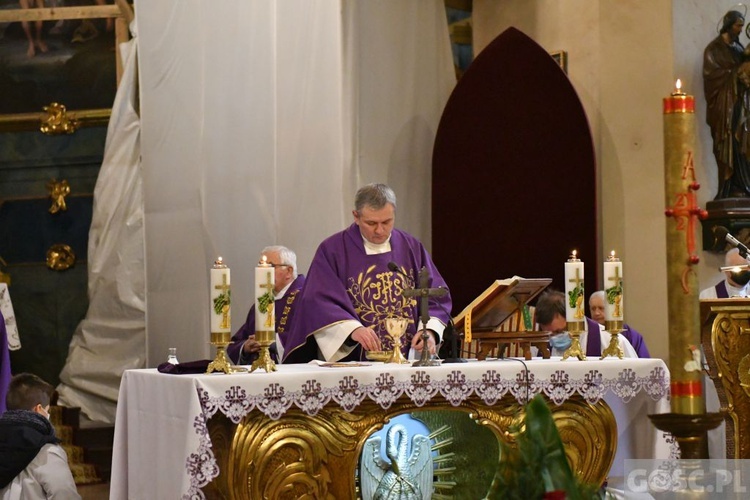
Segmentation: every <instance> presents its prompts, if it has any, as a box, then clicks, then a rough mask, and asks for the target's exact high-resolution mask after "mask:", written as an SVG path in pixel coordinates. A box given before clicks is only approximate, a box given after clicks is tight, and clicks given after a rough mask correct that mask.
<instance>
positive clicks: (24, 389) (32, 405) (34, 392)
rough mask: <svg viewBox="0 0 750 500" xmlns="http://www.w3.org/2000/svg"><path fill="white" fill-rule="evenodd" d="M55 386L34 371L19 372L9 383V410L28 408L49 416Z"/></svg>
mask: <svg viewBox="0 0 750 500" xmlns="http://www.w3.org/2000/svg"><path fill="white" fill-rule="evenodd" d="M54 390H55V388H54V387H52V386H51V385H50V384H48V383H47V382H45V381H44V380H42V379H41V378H39V377H37V376H36V375H34V374H33V373H19V374H18V375H16V376H14V377H13V378H12V379H11V381H10V384H9V385H8V394H7V395H6V397H5V405H6V406H7V408H8V410H28V411H33V412H35V413H38V414H40V415H42V416H44V417H46V418H49V402H50V399H51V398H52V393H53V392H54Z"/></svg>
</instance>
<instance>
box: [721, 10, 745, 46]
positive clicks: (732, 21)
mask: <svg viewBox="0 0 750 500" xmlns="http://www.w3.org/2000/svg"><path fill="white" fill-rule="evenodd" d="M744 25H745V17H744V16H743V15H742V13H740V12H738V11H736V10H730V11H729V12H727V13H726V14H724V19H722V21H721V30H720V31H719V32H720V33H721V34H722V35H723V34H724V33H726V34H727V35H728V36H729V39H730V40H731V41H737V40H739V39H740V33H742V27H743V26H744Z"/></svg>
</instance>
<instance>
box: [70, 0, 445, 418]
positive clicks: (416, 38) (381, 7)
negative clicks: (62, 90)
mask: <svg viewBox="0 0 750 500" xmlns="http://www.w3.org/2000/svg"><path fill="white" fill-rule="evenodd" d="M135 11H136V23H137V25H138V32H139V42H138V43H139V76H140V109H141V116H140V118H141V121H140V126H141V154H142V174H143V197H144V216H145V219H144V222H145V225H144V228H145V264H146V266H145V270H146V281H145V296H146V304H147V314H146V325H147V327H146V332H147V335H146V338H145V339H144V338H143V332H142V331H141V330H138V329H137V328H135V327H134V325H133V326H131V325H130V324H128V323H127V322H123V325H122V329H121V330H120V331H119V332H117V333H114V332H113V333H114V335H115V336H116V337H117V338H118V342H113V341H111V340H112V338H111V336H110V334H109V329H108V326H107V327H105V328H104V329H103V332H102V336H103V337H104V338H105V339H109V340H108V341H107V342H109V345H108V352H107V353H101V352H98V351H96V352H94V351H92V352H91V357H94V356H95V357H96V359H97V360H98V361H97V362H99V363H103V364H109V365H110V366H111V368H112V369H111V370H110V372H109V375H110V376H108V377H103V376H101V375H99V374H97V375H96V376H94V374H93V373H90V372H88V371H87V370H81V369H79V368H77V367H76V366H75V365H76V364H77V361H76V359H81V361H83V357H79V358H76V356H74V354H75V351H74V348H75V346H76V342H77V341H78V340H77V339H78V338H79V335H78V334H77V335H76V339H75V340H74V343H73V346H72V348H73V350H72V353H71V357H70V359H69V362H68V366H66V368H65V370H64V372H63V373H64V374H65V375H66V378H65V379H64V382H65V383H66V384H70V382H69V381H70V380H71V379H73V380H76V379H78V378H79V375H72V374H73V373H75V374H78V373H80V374H81V375H80V378H81V379H82V378H84V377H85V378H87V379H88V378H89V377H90V378H92V380H86V381H84V380H81V381H80V383H79V386H81V387H83V388H85V390H86V391H88V392H91V393H94V394H96V395H97V396H98V397H100V398H102V399H104V400H107V401H114V400H115V398H116V395H117V387H118V382H119V377H120V374H121V372H122V368H125V367H136V366H140V365H143V364H145V365H146V366H149V367H154V366H156V365H158V364H159V363H160V362H162V361H164V360H165V359H166V355H167V351H168V348H169V347H177V355H178V358H179V359H180V361H189V360H195V359H201V358H211V357H212V356H213V354H214V351H213V349H212V348H211V347H210V345H209V343H208V340H209V326H208V325H209V318H208V313H209V290H208V285H209V282H208V279H209V277H208V269H209V267H210V265H211V263H212V262H213V261H214V260H215V259H216V257H218V256H222V257H223V258H224V260H225V262H226V263H227V264H228V265H229V267H230V269H231V273H232V315H233V321H232V330H233V331H235V330H236V329H237V328H239V326H240V325H241V324H242V322H243V321H244V318H245V316H246V314H247V310H248V308H249V304H250V303H251V301H252V296H251V293H252V289H253V283H252V280H253V267H254V265H255V264H256V262H257V260H258V257H259V253H260V251H261V249H262V248H263V247H265V246H267V245H270V244H282V245H286V246H288V247H290V248H292V249H293V250H295V251H296V252H297V255H298V264H299V271H300V272H302V273H305V272H306V270H307V267H308V265H309V263H310V261H311V260H312V256H313V253H314V251H315V248H316V247H317V245H318V244H319V243H320V241H322V240H323V239H324V238H325V237H327V236H328V235H330V234H332V233H334V232H336V231H339V230H341V229H343V228H344V227H346V226H347V225H348V224H349V223H350V222H351V220H352V217H351V213H350V212H351V209H352V204H353V197H354V192H355V191H356V189H357V187H359V186H360V185H362V184H365V183H368V182H385V183H388V184H389V185H391V186H392V187H393V188H394V189H395V191H396V194H397V196H398V198H399V204H398V212H397V225H398V226H400V227H401V228H403V229H406V230H407V231H410V232H411V233H413V234H414V235H416V236H417V237H419V238H421V239H422V240H423V241H424V242H425V244H426V245H427V246H428V248H429V245H430V225H431V221H430V212H431V204H430V203H431V200H430V191H431V160H432V146H433V143H434V138H435V133H436V130H437V126H438V122H439V120H440V116H441V113H442V110H443V107H444V105H445V102H446V101H447V99H448V96H449V95H450V92H451V90H452V89H453V86H454V84H455V74H454V70H453V63H452V58H451V52H450V44H449V38H448V29H447V22H446V15H445V7H444V4H443V1H442V0H384V1H367V2H363V1H357V0H275V1H272V0H222V1H220V2H217V1H215V0H189V1H186V0H159V1H146V0H137V1H136V9H135ZM102 175H104V172H103V174H102ZM97 203H98V204H99V205H101V204H103V203H108V201H107V200H105V199H103V198H102V199H99V200H97ZM95 209H96V208H95ZM95 217H96V215H95ZM93 236H94V233H93V228H92V238H91V239H92V242H95V241H97V240H100V241H101V240H103V239H104V235H102V236H99V237H96V238H95V237H93ZM91 257H92V253H91V251H90V258H91ZM132 264H133V267H132V268H131V269H130V271H131V272H132V273H133V275H134V276H135V275H137V274H138V272H139V271H140V269H137V266H138V265H139V264H140V262H138V263H136V262H135V261H132ZM141 269H142V268H141ZM113 278H114V276H113ZM91 281H92V283H95V279H94V278H92V280H91ZM136 282H138V283H139V281H138V280H136ZM108 288H109V289H110V291H111V292H112V293H113V295H114V294H115V292H116V291H117V287H116V286H114V284H112V285H108ZM92 307H93V304H92ZM90 312H91V311H90ZM87 320H88V318H87ZM84 323H85V322H84ZM79 330H80V329H79ZM92 335H98V333H94V332H93V331H92ZM144 353H145V356H146V357H145V363H144V358H143V356H144ZM88 362H89V360H86V363H88ZM105 382H106V387H105ZM63 387H65V386H63ZM70 392H72V391H70ZM65 396H66V402H67V401H70V402H73V403H75V404H80V406H82V407H83V411H84V412H86V413H88V414H90V416H92V415H91V414H92V413H94V412H92V411H91V409H89V408H87V406H85V405H84V404H82V402H81V401H82V399H81V398H80V397H78V396H75V397H74V396H72V395H69V392H68V391H66V394H65ZM95 410H96V411H95V416H96V417H99V416H100V415H102V414H103V413H104V412H101V411H98V408H95ZM109 415H113V413H112V414H109Z"/></svg>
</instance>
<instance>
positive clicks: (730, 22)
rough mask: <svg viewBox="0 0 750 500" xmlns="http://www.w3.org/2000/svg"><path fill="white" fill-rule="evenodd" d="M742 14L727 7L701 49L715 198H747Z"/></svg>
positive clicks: (749, 84)
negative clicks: (715, 169)
mask: <svg viewBox="0 0 750 500" xmlns="http://www.w3.org/2000/svg"><path fill="white" fill-rule="evenodd" d="M744 24H745V16H744V14H742V13H740V12H738V11H736V10H730V11H729V12H727V13H726V14H725V15H724V18H723V19H722V23H721V28H720V30H719V36H717V37H716V38H715V39H714V40H713V41H711V43H709V44H708V45H707V46H706V49H705V50H704V52H703V90H704V93H705V96H706V106H707V110H706V121H707V122H708V125H709V126H710V127H711V137H712V138H713V151H714V157H715V158H716V163H717V165H718V170H719V189H718V192H717V194H716V198H715V199H717V200H718V199H722V198H748V197H750V123H748V119H750V113H749V112H750V93H749V92H748V90H749V89H750V62H749V61H750V48H749V51H746V50H745V48H744V47H743V46H742V44H741V43H740V33H742V28H743V26H744Z"/></svg>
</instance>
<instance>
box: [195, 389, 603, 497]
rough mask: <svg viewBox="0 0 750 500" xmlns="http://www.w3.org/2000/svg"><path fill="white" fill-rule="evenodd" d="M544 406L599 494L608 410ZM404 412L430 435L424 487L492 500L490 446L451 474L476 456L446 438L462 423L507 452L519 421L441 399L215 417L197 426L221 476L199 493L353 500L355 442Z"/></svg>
mask: <svg viewBox="0 0 750 500" xmlns="http://www.w3.org/2000/svg"><path fill="white" fill-rule="evenodd" d="M550 406H551V410H552V414H553V418H554V420H555V424H556V425H557V427H558V429H559V431H560V437H561V439H562V441H563V444H564V445H565V450H566V455H567V457H568V459H569V460H570V463H571V468H572V469H573V470H574V471H575V473H576V474H577V475H578V477H579V478H580V479H581V480H582V481H584V482H587V483H594V484H602V483H603V482H604V479H605V478H606V476H607V473H608V472H609V469H610V467H611V465H612V461H613V460H614V455H615V451H616V449H617V424H616V422H615V418H614V415H613V413H612V410H611V409H610V408H609V406H608V405H607V404H606V403H605V402H604V401H603V400H600V401H599V402H598V403H596V404H595V405H591V404H589V403H587V402H586V401H585V400H584V399H583V398H581V397H580V396H574V397H572V398H570V399H568V400H567V401H565V402H564V403H563V404H562V405H560V406H555V405H552V404H551V405H550ZM413 412H418V417H417V418H419V419H420V420H422V421H423V422H425V423H426V424H427V425H428V428H429V429H431V432H430V438H431V440H432V441H433V444H432V450H433V451H437V452H438V453H437V454H436V456H434V457H433V461H434V462H435V463H436V468H435V469H436V470H438V469H439V471H440V474H437V475H436V478H437V479H436V480H435V481H434V483H433V486H434V488H435V492H436V494H437V492H441V493H444V494H445V495H446V496H445V498H450V497H451V495H452V496H453V497H455V498H458V497H457V496H456V495H457V494H460V493H462V492H461V490H460V488H455V485H456V484H459V483H457V480H460V481H461V483H460V484H471V483H472V482H473V483H479V484H481V485H483V486H482V488H484V492H483V493H484V495H483V496H480V497H487V498H494V497H495V496H496V493H497V492H495V491H494V490H493V489H492V488H493V484H495V482H496V481H495V480H494V479H492V478H493V474H494V475H496V474H497V473H498V467H497V464H498V463H499V461H500V460H501V456H500V453H499V452H498V451H497V450H499V447H498V445H497V444H496V443H492V446H486V449H487V450H488V451H489V450H495V451H494V452H491V453H494V455H493V454H490V455H487V454H483V455H482V457H484V458H483V459H482V460H481V466H480V467H473V466H472V467H463V468H462V467H456V466H457V465H458V464H460V463H465V460H466V459H467V457H470V456H471V455H472V454H476V453H477V452H478V451H479V450H476V449H474V448H473V447H465V446H462V445H461V443H460V442H459V440H457V437H459V436H458V435H451V432H453V430H452V429H454V428H456V427H455V426H454V423H453V422H454V420H455V418H456V417H455V415H456V414H463V415H468V416H469V417H470V419H469V421H470V422H472V426H471V428H470V426H464V427H462V429H465V430H462V431H461V432H486V429H489V430H490V431H491V433H492V435H494V437H495V439H496V440H497V441H504V442H506V443H508V444H510V445H511V446H513V445H514V443H515V436H516V434H514V432H516V430H517V429H516V427H517V425H518V423H519V422H521V421H522V420H523V414H524V407H523V406H522V405H520V404H518V402H517V401H516V400H515V398H514V397H513V396H506V397H504V398H503V399H502V400H500V401H498V402H497V403H496V404H494V405H491V406H490V405H486V404H485V403H484V402H483V401H481V400H480V399H479V398H472V399H471V400H468V401H464V402H463V403H461V404H460V405H459V406H456V407H454V406H452V405H451V404H450V402H448V401H446V400H445V399H443V398H441V397H436V398H433V399H432V400H430V401H428V402H427V403H425V404H424V405H423V406H421V407H417V406H416V405H415V403H414V402H413V401H411V400H410V399H409V398H408V397H405V396H402V397H401V398H399V399H398V400H397V401H396V402H395V403H394V404H393V405H391V406H390V407H389V408H388V409H387V410H385V409H383V408H382V407H380V406H379V405H378V404H377V403H375V402H374V401H371V400H369V399H365V400H364V401H362V403H361V404H359V405H358V406H357V407H355V408H354V409H352V410H351V411H346V410H344V409H343V408H341V407H339V406H335V407H333V406H329V407H324V408H322V409H321V410H320V411H318V412H317V413H316V414H315V415H313V416H310V415H307V414H305V413H304V412H303V411H302V410H300V409H299V408H296V407H292V408H290V409H289V410H288V411H287V412H286V413H284V415H282V416H281V417H280V418H278V419H275V420H274V419H271V418H270V417H268V416H266V415H265V414H263V413H262V412H260V411H257V410H256V411H253V412H251V413H250V414H248V415H246V416H245V417H244V418H243V419H242V420H241V421H240V423H239V424H233V423H232V421H231V420H229V419H228V418H227V417H226V416H224V415H223V414H221V413H217V414H216V415H214V416H213V417H212V418H211V419H209V421H208V423H207V426H208V431H209V435H210V439H211V443H212V448H213V451H214V456H215V458H216V463H217V465H218V467H219V470H220V471H221V473H220V474H219V476H218V477H217V478H215V479H214V480H213V481H212V482H211V483H209V484H208V485H206V486H205V487H204V488H203V493H204V494H205V495H206V497H207V498H234V499H256V498H274V499H280V500H283V499H297V498H358V491H361V490H360V489H358V484H357V481H356V479H355V478H356V476H357V470H358V468H359V466H360V463H361V462H360V459H361V455H362V451H363V449H364V447H365V442H366V441H367V439H368V438H369V437H370V436H371V435H372V434H373V433H374V432H375V431H377V430H380V429H382V428H383V425H384V424H385V423H386V422H388V421H389V420H390V419H391V418H393V417H395V416H397V415H400V414H404V413H413ZM441 422H442V423H441ZM476 424H479V426H477V425H476ZM482 436H484V435H482ZM482 439H485V440H486V436H484V437H482ZM451 489H453V491H451ZM493 493H495V496H493ZM477 498H479V497H477Z"/></svg>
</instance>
